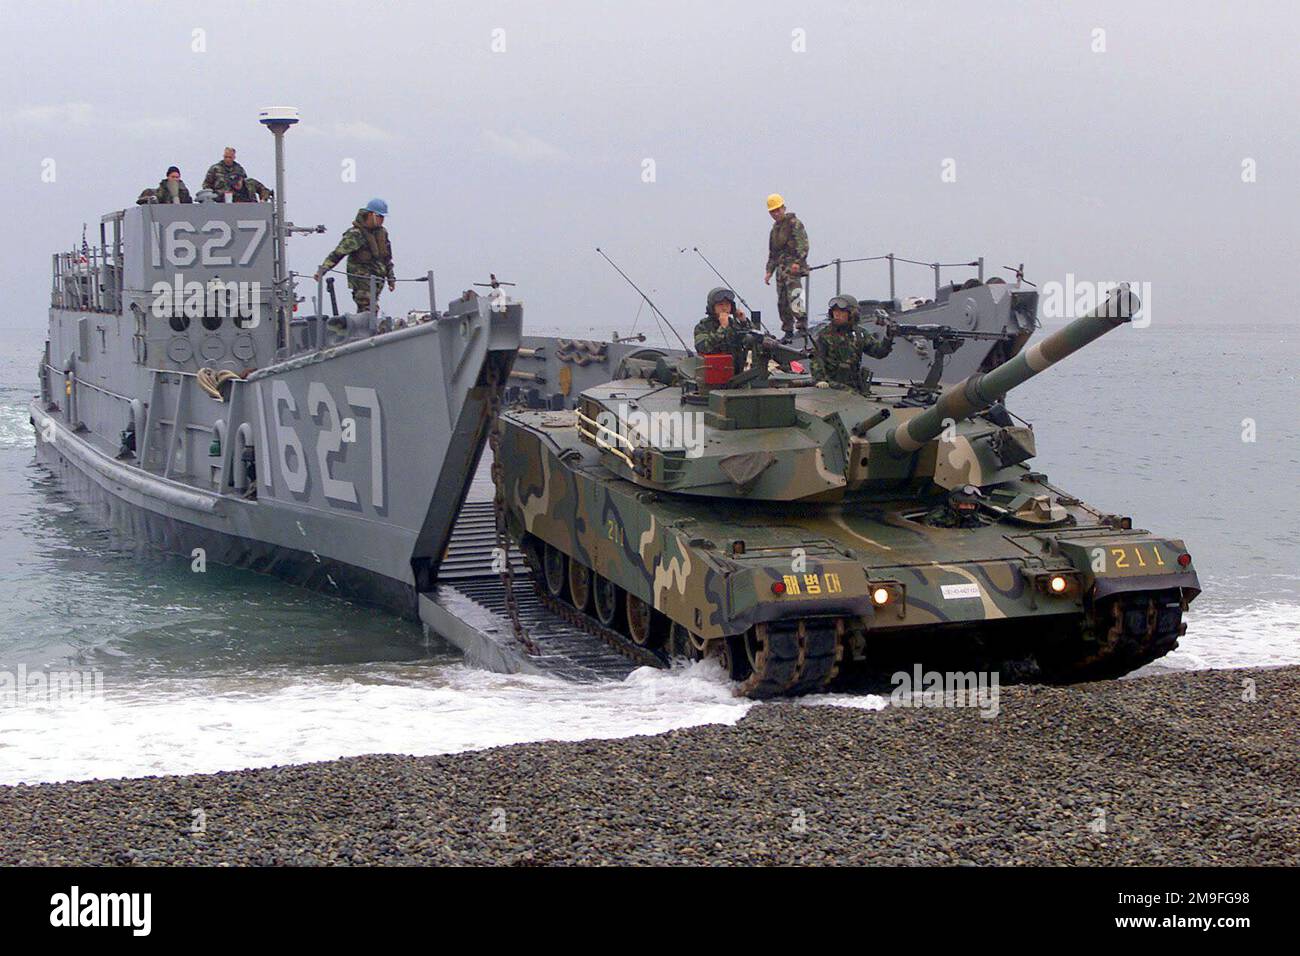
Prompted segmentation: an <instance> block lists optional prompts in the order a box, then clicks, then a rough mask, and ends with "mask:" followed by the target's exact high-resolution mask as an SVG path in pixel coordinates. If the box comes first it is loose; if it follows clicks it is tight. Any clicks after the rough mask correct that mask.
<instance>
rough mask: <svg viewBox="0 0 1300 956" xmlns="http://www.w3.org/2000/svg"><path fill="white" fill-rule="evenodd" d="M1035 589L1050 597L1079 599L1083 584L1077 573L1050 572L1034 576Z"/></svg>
mask: <svg viewBox="0 0 1300 956" xmlns="http://www.w3.org/2000/svg"><path fill="white" fill-rule="evenodd" d="M1033 582H1034V587H1035V588H1037V589H1038V590H1039V591H1041V592H1042V593H1044V594H1046V595H1048V596H1050V597H1077V596H1078V595H1079V592H1080V590H1081V589H1082V587H1083V582H1082V581H1081V580H1080V579H1079V575H1078V573H1077V572H1075V571H1050V572H1047V573H1045V574H1035V575H1034V576H1033Z"/></svg>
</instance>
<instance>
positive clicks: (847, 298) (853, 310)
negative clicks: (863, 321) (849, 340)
mask: <svg viewBox="0 0 1300 956" xmlns="http://www.w3.org/2000/svg"><path fill="white" fill-rule="evenodd" d="M835 309H844V310H845V311H847V312H848V313H849V321H850V322H856V321H858V318H859V317H860V315H861V309H860V308H859V307H858V300H857V299H855V298H854V297H853V296H851V295H837V296H833V297H832V298H831V300H830V301H829V302H827V303H826V314H827V315H830V314H831V312H833V311H834V310H835Z"/></svg>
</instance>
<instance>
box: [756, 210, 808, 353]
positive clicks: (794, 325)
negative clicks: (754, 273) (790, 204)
mask: <svg viewBox="0 0 1300 956" xmlns="http://www.w3.org/2000/svg"><path fill="white" fill-rule="evenodd" d="M767 212H768V215H770V216H771V217H772V220H773V222H772V232H771V234H770V235H769V236H768V238H767V272H766V274H765V275H764V276H763V281H764V282H765V283H767V284H768V285H771V284H772V276H773V275H775V276H776V310H777V313H778V314H779V315H780V316H781V330H782V331H783V332H784V333H785V334H784V335H783V336H782V337H781V342H782V343H783V344H785V345H789V344H790V343H791V342H793V341H794V333H795V331H796V329H797V331H798V332H799V334H800V335H807V334H808V309H807V307H806V306H805V305H804V301H803V277H804V275H805V274H806V273H807V272H808V231H807V230H806V229H804V227H803V223H801V222H800V221H799V219H798V217H796V216H795V214H794V213H792V212H790V211H789V210H787V209H786V208H785V200H784V199H782V198H781V196H780V195H779V194H777V193H772V195H770V196H768V197H767Z"/></svg>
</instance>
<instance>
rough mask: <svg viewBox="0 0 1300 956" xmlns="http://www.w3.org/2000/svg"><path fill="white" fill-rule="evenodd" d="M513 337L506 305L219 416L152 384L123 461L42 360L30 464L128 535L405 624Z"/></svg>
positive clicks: (238, 395)
mask: <svg viewBox="0 0 1300 956" xmlns="http://www.w3.org/2000/svg"><path fill="white" fill-rule="evenodd" d="M520 324H521V314H520V309H519V307H518V306H517V305H516V306H511V307H510V308H509V309H508V310H505V311H503V312H500V313H497V312H493V311H492V310H490V309H489V308H488V307H487V306H486V304H483V305H482V306H481V307H480V305H479V304H471V305H470V306H469V307H467V308H464V309H462V310H461V312H460V313H459V314H457V315H454V316H448V317H443V318H440V319H438V320H435V321H432V322H428V323H425V324H422V325H417V326H413V327H410V328H407V329H402V330H398V331H395V332H390V333H385V334H379V335H376V336H373V337H371V338H367V339H364V340H360V341H355V342H349V343H346V344H343V345H340V346H337V347H334V348H327V349H324V350H320V351H309V352H306V353H303V354H299V355H298V356H296V357H295V358H293V359H290V360H288V361H286V362H282V363H279V364H277V365H272V366H269V367H267V368H264V369H262V370H260V371H259V372H256V373H254V374H252V375H250V376H248V378H247V379H244V380H239V381H236V382H234V383H232V384H231V385H230V386H228V387H229V388H230V390H231V391H230V395H229V401H228V402H224V403H218V402H215V401H214V400H212V399H211V398H210V397H209V396H207V395H206V394H203V393H202V392H201V391H200V390H199V389H198V388H197V386H196V384H195V379H194V377H193V376H191V375H185V374H181V373H176V372H158V373H156V377H155V382H154V386H153V393H152V395H151V401H150V403H149V406H147V408H149V409H152V411H151V412H150V413H149V417H148V424H147V425H146V424H145V423H144V422H142V423H141V427H140V434H139V436H138V437H137V440H136V443H137V445H138V446H139V447H138V451H137V453H136V454H127V455H124V456H121V457H119V456H120V454H121V453H120V452H119V451H118V449H117V448H115V447H113V445H112V443H111V442H110V441H107V440H106V438H107V435H108V434H113V428H114V426H116V427H121V424H119V423H117V422H114V421H112V420H111V415H112V414H113V412H115V411H119V412H120V411H123V409H119V408H118V407H117V406H118V405H120V404H121V403H111V404H110V403H105V404H106V407H104V408H98V409H96V408H93V407H91V405H90V402H91V400H93V399H94V398H97V397H98V396H99V394H100V392H99V391H96V390H93V389H89V387H88V386H87V385H85V384H83V383H80V382H78V381H77V380H76V379H75V378H73V379H72V384H71V386H70V387H69V386H68V385H65V384H63V383H60V382H59V381H58V376H57V375H55V374H53V373H52V370H51V369H50V368H49V366H48V365H47V366H46V370H45V371H46V374H47V375H49V376H50V379H49V380H48V381H47V382H46V383H45V386H46V387H45V389H44V390H43V391H44V394H45V395H46V398H44V399H38V400H36V401H34V402H33V403H32V405H31V409H30V410H31V419H32V424H33V426H34V428H35V431H36V440H37V459H38V461H40V462H41V463H42V464H45V465H46V466H47V467H49V468H50V470H51V471H52V472H54V473H55V474H56V475H57V476H59V477H60V478H62V479H64V480H65V481H66V482H67V483H68V485H69V487H70V489H71V490H72V493H73V495H74V496H75V497H77V498H78V499H79V500H81V501H83V502H84V503H86V504H87V505H89V506H90V507H91V508H93V509H95V510H96V511H98V512H99V513H101V514H103V515H104V516H105V517H106V518H107V520H108V523H109V524H110V526H111V527H113V528H115V529H117V530H119V531H120V532H123V533H124V534H126V535H127V536H129V537H131V538H132V539H134V540H137V541H140V542H142V543H147V544H151V545H155V546H158V547H160V548H163V549H165V550H168V551H172V552H176V553H178V554H181V555H184V556H186V557H190V558H191V559H192V558H193V557H195V554H194V551H195V549H202V553H201V556H202V560H203V562H210V563H214V564H223V565H230V566H234V567H240V568H249V569H252V570H255V571H260V572H265V573H269V574H273V575H276V576H278V577H281V578H284V579H285V580H288V581H290V582H292V583H294V584H299V585H304V586H307V587H312V588H316V589H319V590H321V591H324V592H326V593H330V594H333V595H336V596H338V597H340V598H344V599H348V600H355V601H361V602H364V603H369V604H375V605H378V606H381V607H384V608H386V609H389V610H392V611H394V612H396V613H399V614H402V615H403V616H406V617H409V618H416V617H417V616H418V593H419V591H420V590H422V589H427V586H428V582H430V581H431V580H432V579H433V578H434V577H435V576H436V573H437V567H438V565H439V563H440V562H441V560H442V550H443V548H444V547H445V544H446V540H447V538H448V537H449V535H450V533H451V528H452V526H453V524H454V521H455V517H456V514H457V511H458V510H459V507H460V505H461V503H462V502H463V501H464V498H465V495H466V492H467V490H468V487H469V483H470V480H471V479H472V477H473V474H474V471H475V468H476V466H477V463H478V458H479V454H480V453H481V451H482V447H483V436H484V434H485V429H486V427H487V421H488V397H489V386H488V383H487V379H486V370H487V369H488V368H490V367H495V369H496V371H497V373H498V374H499V376H500V377H502V378H504V376H505V375H506V374H507V372H508V370H509V367H510V363H511V362H512V361H513V357H514V353H515V349H516V348H517V345H518V340H519V331H520ZM100 391H102V390H100ZM60 392H64V393H65V395H63V396H60V395H59V393H60ZM59 397H62V398H64V401H63V402H59V401H57V399H58V398H59ZM70 409H71V410H73V411H72V412H71V414H70V411H69V410H70ZM163 409H166V410H168V411H166V412H163V411H161V410H163ZM82 416H85V417H86V418H90V419H91V420H92V421H95V422H96V423H97V425H98V427H96V428H91V427H88V426H87V425H86V424H85V420H84V419H82ZM106 418H107V419H108V421H107V422H105V421H104V420H105V419H106ZM70 419H71V420H70ZM174 421H181V422H183V423H184V424H183V426H182V427H181V428H175V427H174V426H173V425H172V422H174ZM74 423H75V424H74ZM101 423H102V424H101ZM105 433H107V434H105ZM244 452H247V453H248V455H247V457H251V458H252V459H253V464H254V467H253V475H254V476H255V481H254V482H252V483H250V482H249V480H248V479H249V474H248V471H247V468H246V462H245V461H244V460H243V459H244V458H245V457H246V456H245V455H244ZM250 484H252V486H253V487H255V495H249V494H248V489H247V486H248V485H250Z"/></svg>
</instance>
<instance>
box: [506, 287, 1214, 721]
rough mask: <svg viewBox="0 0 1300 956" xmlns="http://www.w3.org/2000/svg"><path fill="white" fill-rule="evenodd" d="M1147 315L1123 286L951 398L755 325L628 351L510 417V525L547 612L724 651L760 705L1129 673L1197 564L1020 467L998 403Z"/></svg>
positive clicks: (662, 652) (1030, 445)
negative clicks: (586, 382)
mask: <svg viewBox="0 0 1300 956" xmlns="http://www.w3.org/2000/svg"><path fill="white" fill-rule="evenodd" d="M1138 305H1139V304H1138V302H1137V299H1136V296H1134V295H1133V294H1132V292H1131V291H1130V290H1129V289H1128V288H1127V287H1126V286H1121V287H1119V288H1118V289H1115V290H1113V291H1112V292H1111V293H1110V295H1109V296H1108V297H1107V298H1106V299H1105V300H1104V301H1102V302H1101V303H1100V304H1099V306H1098V307H1097V308H1096V309H1094V310H1093V311H1092V312H1090V313H1089V314H1087V315H1085V316H1083V317H1081V318H1078V319H1076V320H1074V321H1072V322H1071V323H1069V324H1068V325H1066V326H1064V327H1063V328H1061V329H1059V330H1057V331H1055V332H1053V333H1052V334H1050V335H1048V336H1046V337H1045V338H1044V339H1042V340H1041V341H1038V342H1036V343H1034V344H1028V343H1026V342H1025V341H1023V340H1022V341H1019V342H1017V343H1016V346H1015V349H1014V351H1013V354H1012V355H1011V356H1010V357H1009V358H1008V359H1007V360H1006V361H1004V362H1002V363H1001V364H998V365H996V366H995V367H992V368H991V369H989V370H988V371H981V372H976V373H975V374H973V375H971V376H970V377H968V378H966V379H965V380H963V381H960V382H958V383H957V384H955V385H951V386H949V387H947V388H941V387H934V386H933V384H932V383H917V382H915V381H912V382H884V381H877V382H872V383H870V384H869V385H868V387H867V389H866V391H865V392H859V391H850V390H844V389H834V388H818V387H815V386H816V384H817V383H815V382H813V381H812V379H811V378H810V376H808V375H807V374H803V373H802V370H801V368H800V366H799V365H798V364H797V363H794V364H791V363H789V362H786V363H784V364H781V363H778V362H777V361H773V356H772V355H771V353H770V352H769V351H765V347H764V345H763V344H762V342H761V340H760V337H759V336H757V335H756V336H755V340H754V345H753V349H752V351H751V361H749V362H748V363H747V365H748V367H747V368H746V369H744V370H743V371H741V372H739V373H737V374H733V375H731V376H730V377H729V378H727V379H726V380H725V381H723V380H719V379H718V376H717V369H718V367H719V363H717V362H714V361H711V360H710V358H709V357H708V356H695V355H689V354H688V355H685V356H672V355H666V354H663V353H658V352H652V351H647V352H644V353H637V352H634V353H631V354H630V355H628V356H627V357H625V358H624V359H623V360H622V362H621V363H620V364H619V367H618V369H617V371H616V374H615V375H614V377H613V379H612V380H611V381H608V382H605V383H603V384H600V385H597V386H594V387H590V388H587V389H585V390H583V391H582V392H581V393H580V394H579V395H578V396H577V401H576V403H575V405H574V407H573V408H571V409H558V410H557V409H536V408H533V409H529V408H512V409H509V410H507V411H505V412H504V413H503V414H502V415H501V418H500V422H499V428H500V441H499V448H498V455H499V458H500V470H499V482H500V488H499V491H500V494H501V496H502V498H503V500H504V508H505V519H506V522H507V525H508V528H509V532H510V537H511V540H512V541H514V542H517V543H518V546H519V548H520V549H521V551H522V553H523V555H524V557H525V559H526V561H527V563H528V565H529V567H530V568H531V570H532V576H533V580H534V582H535V586H536V588H537V590H538V593H539V595H540V597H541V599H542V601H543V603H544V604H546V605H547V606H549V607H550V608H551V610H553V611H554V612H555V613H557V614H560V615H561V616H562V617H564V618H566V619H567V620H569V621H570V622H573V623H576V624H580V625H581V626H582V627H583V628H584V629H586V630H588V631H590V632H591V633H593V634H596V635H598V636H599V637H601V638H602V639H604V640H606V641H608V642H611V643H613V644H615V645H621V646H623V647H625V648H627V649H628V651H629V652H630V653H632V654H637V655H640V657H639V659H641V660H643V661H646V662H650V663H658V664H661V665H668V664H670V663H671V662H672V661H673V660H674V659H677V658H686V659H700V658H708V657H712V658H716V659H717V660H718V661H719V662H720V663H721V665H722V666H723V667H724V668H725V669H726V671H727V673H728V674H729V675H730V677H731V678H732V679H733V680H734V681H735V682H736V684H737V689H738V692H740V693H743V694H746V695H749V696H751V697H757V698H768V697H778V696H787V695H798V694H804V693H809V692H817V691H823V690H826V689H828V688H834V687H836V686H839V685H844V684H849V683H852V682H853V681H855V680H858V679H867V680H870V679H871V678H872V675H877V676H879V675H882V674H886V673H888V672H889V670H890V669H891V668H896V667H898V666H902V665H906V666H912V665H913V664H914V663H923V664H925V665H927V666H929V665H934V666H936V667H942V666H945V665H947V666H955V665H958V664H961V665H963V666H973V667H983V668H988V669H998V670H999V671H1000V672H1001V673H1003V674H1004V675H1006V676H1007V677H1008V678H1009V679H1036V680H1045V681H1050V682H1072V681H1081V680H1089V679H1098V678H1109V677H1116V676H1120V675H1122V674H1125V673H1128V672H1130V671H1132V670H1134V669H1135V668H1138V667H1140V666H1142V665H1144V664H1146V663H1148V662H1150V661H1152V660H1155V659H1156V658H1158V657H1160V656H1162V655H1164V654H1166V653H1168V652H1169V651H1170V650H1171V649H1173V648H1174V647H1175V646H1176V644H1177V642H1178V638H1179V637H1180V636H1181V635H1182V634H1183V633H1184V631H1185V628H1186V625H1185V624H1184V622H1183V614H1184V611H1185V610H1186V609H1187V607H1188V604H1189V602H1191V601H1192V599H1193V598H1195V596H1196V595H1197V594H1198V593H1199V591H1200V584H1199V582H1198V579H1197V575H1196V570H1195V567H1194V565H1193V563H1192V559H1191V555H1190V553H1189V552H1188V550H1187V548H1186V547H1185V546H1184V543H1183V542H1182V541H1181V540H1179V539H1177V538H1169V537H1164V536H1162V535H1158V534H1153V533H1150V532H1147V531H1143V530H1140V529H1138V528H1135V527H1134V526H1133V523H1132V521H1131V519H1130V518H1128V517H1126V516H1122V515H1117V514H1109V513H1103V512H1102V511H1100V510H1098V509H1096V508H1094V507H1092V506H1090V505H1088V504H1086V503H1085V502H1083V501H1082V500H1080V499H1079V498H1077V497H1075V496H1074V495H1072V494H1070V493H1068V492H1066V491H1064V490H1062V489H1060V488H1058V487H1056V486H1055V485H1053V484H1052V483H1051V482H1050V481H1049V480H1048V478H1047V476H1046V475H1045V474H1043V473H1042V472H1039V471H1036V470H1034V469H1033V468H1032V467H1031V466H1030V465H1029V464H1027V462H1028V461H1029V460H1030V459H1031V458H1033V457H1034V455H1035V440H1034V432H1033V429H1032V426H1030V425H1029V424H1027V423H1025V422H1023V421H1022V420H1019V419H1017V418H1016V417H1015V416H1013V415H1012V414H1011V413H1010V412H1009V411H1008V410H1007V408H1006V405H1005V404H1004V403H1003V400H1004V397H1005V396H1006V395H1007V394H1008V393H1009V392H1010V391H1011V390H1012V389H1014V388H1016V387H1017V386H1018V385H1021V384H1022V383H1024V382H1025V381H1027V380H1028V379H1030V378H1032V377H1033V376H1035V375H1038V374H1039V373H1041V372H1043V371H1045V370H1047V369H1048V368H1049V367H1050V366H1052V365H1053V364H1055V363H1056V362H1059V361H1061V360H1062V359H1064V358H1066V357H1067V356H1069V355H1071V354H1072V353H1074V352H1076V351H1078V350H1080V349H1082V348H1084V347H1085V346H1087V345H1088V344H1089V343H1090V342H1092V341H1094V340H1096V339H1097V338H1099V337H1100V336H1102V335H1104V334H1106V333H1108V332H1110V331H1112V330H1114V329H1116V328H1118V327H1119V326H1121V325H1124V324H1126V323H1128V322H1130V321H1131V318H1132V316H1133V314H1134V312H1135V311H1136V309H1137V308H1138ZM767 348H769V349H770V342H769V343H768V345H767Z"/></svg>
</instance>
